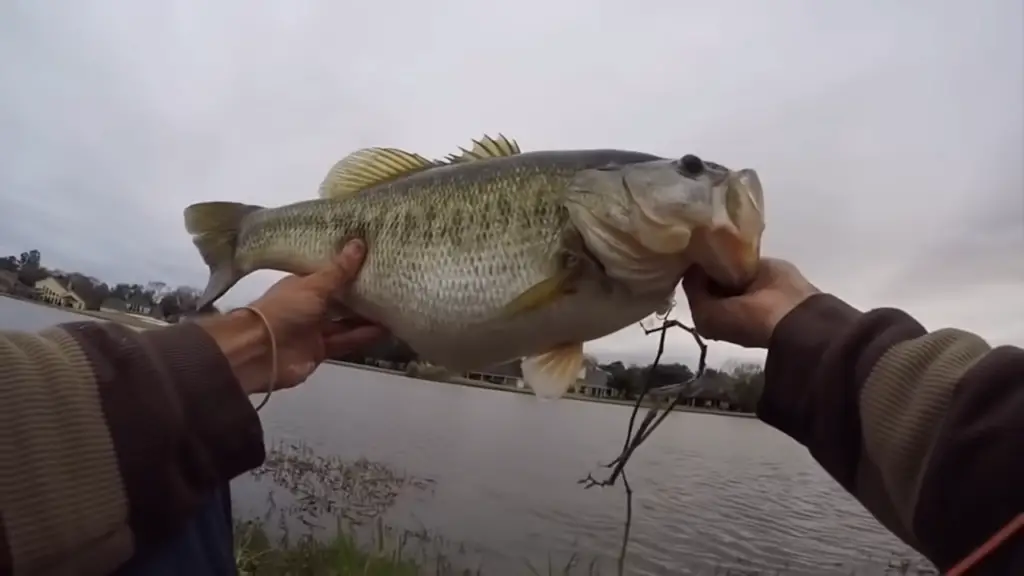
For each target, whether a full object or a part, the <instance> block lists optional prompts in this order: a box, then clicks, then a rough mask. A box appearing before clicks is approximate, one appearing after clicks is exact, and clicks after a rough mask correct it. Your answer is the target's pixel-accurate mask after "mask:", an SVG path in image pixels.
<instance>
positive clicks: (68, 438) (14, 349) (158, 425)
mask: <svg viewBox="0 0 1024 576" xmlns="http://www.w3.org/2000/svg"><path fill="white" fill-rule="evenodd" d="M264 456H265V454H264V446H263V431H262V428H261V426H260V422H259V418H258V417H257V416H256V412H255V410H254V409H253V407H252V405H251V404H250V402H249V400H248V398H247V397H246V395H245V394H244V392H243V391H242V389H241V387H240V386H239V384H238V382H237V380H236V379H235V376H234V374H233V373H232V371H231V368H230V366H229V365H228V362H227V359H226V358H225V357H224V356H223V354H222V353H221V352H220V349H219V347H218V346H217V344H216V343H215V342H214V340H213V339H212V338H211V337H210V335H209V334H208V333H207V332H206V331H205V330H204V329H203V328H201V327H200V326H197V325H196V324H194V323H187V324H182V325H178V326H173V327H169V328H162V329H155V330H149V331H145V332H136V331H134V330H132V329H130V328H127V327H125V326H121V325H117V324H111V323H99V322H80V323H72V324H63V325H60V326H57V327H55V328H51V329H47V330H45V331H42V332H40V333H38V334H27V333H17V332H0V504H2V508H0V574H12V573H13V574H29V573H39V572H46V573H68V574H70V573H76V574H106V573H109V572H110V571H111V570H112V569H114V568H115V567H117V566H118V565H120V564H121V563H123V562H124V561H125V560H127V559H128V558H130V557H131V555H132V554H133V552H134V550H135V549H137V548H139V547H142V546H146V545H147V544H149V543H151V542H155V541H158V540H159V539H161V538H163V537H164V536H165V535H167V534H168V533H169V532H171V531H173V530H174V529H175V528H177V527H179V526H181V525H182V524H183V523H184V522H185V521H186V520H187V519H188V517H189V516H190V514H191V513H192V512H193V511H194V510H195V507H196V505H197V504H198V503H199V501H200V500H201V499H202V498H203V497H204V496H205V495H206V494H208V493H209V492H210V491H211V490H212V489H214V488H216V487H218V486H220V485H222V484H223V483H225V482H226V481H228V480H230V479H231V478H232V477H234V476H236V475H238V474H240V473H242V472H244V471H246V470H248V469H251V468H254V467H256V466H259V465H260V463H261V462H262V461H263V458H264Z"/></svg>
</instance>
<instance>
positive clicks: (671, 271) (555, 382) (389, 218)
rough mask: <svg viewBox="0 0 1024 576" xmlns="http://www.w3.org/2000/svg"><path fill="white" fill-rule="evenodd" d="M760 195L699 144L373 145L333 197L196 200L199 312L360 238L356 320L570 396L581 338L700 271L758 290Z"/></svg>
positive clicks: (455, 363)
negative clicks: (433, 154)
mask: <svg viewBox="0 0 1024 576" xmlns="http://www.w3.org/2000/svg"><path fill="white" fill-rule="evenodd" d="M763 202H764V201H763V194H762V190H761V184H760V182H759V180H758V177H757V174H756V172H755V171H753V170H739V171H732V170H729V169H727V168H725V167H723V166H721V165H719V164H715V163H713V162H705V161H703V160H701V159H700V158H698V157H697V156H694V155H692V154H688V155H685V156H683V157H681V158H679V159H667V158H661V157H658V156H654V155H651V154H644V153H640V152H630V151H623V150H575V151H540V152H527V153H523V152H521V151H520V149H519V146H518V145H517V144H516V143H515V142H514V141H513V140H510V139H507V138H505V137H504V136H499V137H497V138H491V137H487V136H485V137H484V138H482V139H481V140H479V141H474V145H473V147H472V148H471V149H470V150H466V149H464V148H461V149H460V153H458V154H452V155H449V156H447V157H446V158H444V159H443V160H429V159H427V158H425V157H423V156H420V155H419V154H414V153H411V152H407V151H404V150H400V149H397V148H366V149H362V150H358V151H356V152H354V153H352V154H351V155H349V156H347V157H345V158H343V159H342V160H341V161H339V162H338V163H337V164H335V165H334V166H333V167H332V168H331V170H330V171H329V173H328V174H327V176H326V178H325V179H324V180H323V183H322V184H321V186H320V197H319V198H318V199H312V200H307V201H303V202H297V203H294V204H289V205H286V206H281V207H271V208H268V207H262V206H253V205H248V204H241V203H234V202H206V203H200V204H193V205H191V206H189V207H188V208H186V209H185V227H186V229H187V230H188V232H189V233H190V234H192V235H193V242H194V243H195V245H196V247H197V248H198V249H199V252H200V254H201V255H202V257H203V260H204V261H205V262H206V264H207V266H209V268H210V278H209V282H208V284H207V286H206V290H205V292H204V293H203V295H202V297H201V299H200V301H199V305H200V306H202V305H205V304H208V303H211V302H213V301H215V300H216V299H217V298H219V297H220V296H222V295H223V294H224V293H225V292H226V291H227V290H228V289H230V288H231V287H232V286H233V285H234V284H235V283H236V282H238V280H240V279H241V278H243V277H244V276H246V275H247V274H249V273H251V272H253V271H256V270H260V269H273V270H279V271H283V272H289V273H293V274H308V273H310V272H312V271H314V270H316V269H318V268H319V267H321V266H323V265H325V264H326V263H327V262H328V261H329V259H330V258H331V257H332V255H334V254H335V253H336V251H337V250H339V249H340V246H341V245H343V244H344V243H345V241H347V240H349V239H351V238H354V237H358V238H362V239H363V240H364V241H365V243H366V246H367V252H366V258H365V260H364V263H363V267H362V270H361V272H360V274H359V277H358V279H357V280H356V281H355V282H354V284H353V285H352V286H351V288H350V292H349V294H348V296H347V298H346V305H347V306H348V307H349V308H351V310H352V311H353V312H355V313H356V314H358V315H360V316H363V317H365V318H367V319H370V320H372V321H375V322H378V323H380V324H382V325H383V326H385V327H387V328H388V329H389V330H390V331H391V332H392V333H393V334H394V335H395V336H397V337H399V338H401V339H402V340H404V341H405V342H406V343H407V344H409V346H410V347H412V348H413V350H415V351H416V352H417V353H418V354H419V355H420V357H421V358H422V359H423V360H427V361H429V362H431V363H433V364H437V365H441V366H444V367H445V368H447V369H449V370H451V371H455V372H464V371H470V370H479V369H483V368H485V367H487V366H489V365H493V364H495V363H499V362H505V361H509V360H513V359H516V358H521V359H522V361H521V366H522V371H523V379H524V380H525V381H526V383H527V384H528V385H529V386H530V388H531V389H532V390H533V391H534V393H535V394H536V395H537V396H540V397H542V398H557V397H560V396H561V395H563V394H564V393H565V392H566V391H567V390H568V389H569V388H570V387H571V386H572V385H573V384H574V383H575V382H576V379H577V377H578V376H579V374H580V373H581V370H582V369H583V343H584V342H587V341H590V340H594V339H597V338H600V337H603V336H606V335H608V334H611V333H613V332H616V331H618V330H620V329H622V328H624V327H626V326H629V325H630V324H633V323H635V322H638V321H640V320H642V319H643V318H645V317H647V316H649V315H651V314H652V313H655V312H659V311H666V310H667V309H668V308H669V307H670V306H671V305H672V302H673V295H674V292H675V288H676V286H677V284H678V283H679V281H680V279H681V278H682V275H683V273H684V272H685V271H686V269H687V268H689V267H690V266H691V265H694V264H696V265H700V266H701V267H702V268H704V269H705V271H706V272H707V273H708V274H709V276H711V277H712V278H713V279H714V280H716V281H717V282H718V283H719V284H721V285H723V286H725V287H732V288H740V287H744V286H745V285H746V284H747V283H749V282H750V281H751V280H752V279H753V276H754V273H755V270H756V268H757V264H758V261H759V258H760V243H761V235H762V233H763V230H764V217H763Z"/></svg>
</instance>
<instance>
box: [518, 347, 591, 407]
mask: <svg viewBox="0 0 1024 576" xmlns="http://www.w3.org/2000/svg"><path fill="white" fill-rule="evenodd" d="M520 367H521V368H522V370H523V380H525V381H526V384H527V385H528V386H529V387H530V389H531V390H533V393H534V394H536V395H537V397H538V398H541V399H543V400H554V399H557V398H561V397H562V396H563V395H565V393H566V392H567V391H568V390H569V388H571V387H572V385H573V384H575V383H576V380H577V379H578V378H579V377H580V370H581V369H582V368H583V343H582V342H575V343H573V344H565V345H562V346H559V347H558V348H555V349H554V350H550V351H548V352H546V353H544V354H539V355H537V356H530V357H527V358H523V360H522V362H521V363H520Z"/></svg>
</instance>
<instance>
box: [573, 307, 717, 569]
mask: <svg viewBox="0 0 1024 576" xmlns="http://www.w3.org/2000/svg"><path fill="white" fill-rule="evenodd" d="M667 316H668V314H667V313H666V317H667ZM640 328H641V329H642V330H643V331H644V334H645V335H651V334H654V333H656V332H660V333H661V336H660V338H659V339H658V353H657V355H655V357H654V362H652V363H651V366H650V367H649V368H648V370H647V374H646V377H645V378H644V385H643V388H642V389H641V390H640V395H639V396H638V397H637V399H636V402H635V403H634V404H633V411H632V413H631V414H630V416H629V427H628V429H627V431H626V441H625V443H624V444H623V447H622V451H621V452H620V453H619V455H618V456H617V457H616V458H615V459H614V460H612V461H611V462H609V463H607V464H604V465H603V467H604V468H611V469H612V471H611V473H610V474H609V475H608V477H607V478H605V479H604V480H598V479H596V478H594V475H593V474H587V477H586V478H583V479H582V480H580V481H579V483H580V484H583V485H584V486H583V487H584V489H589V488H593V487H594V486H601V487H604V486H614V485H615V482H616V480H618V479H619V478H620V477H621V478H622V485H623V487H624V488H625V492H626V521H625V526H624V527H623V531H622V546H621V548H620V550H619V558H618V574H619V576H622V575H623V574H624V573H625V566H626V552H627V551H628V548H629V536H630V529H631V528H632V525H633V488H632V487H631V486H630V485H629V479H628V478H627V476H626V464H627V463H628V462H629V459H630V458H631V457H632V456H633V453H634V452H635V451H636V449H637V448H639V447H640V445H641V444H643V443H644V441H645V440H647V438H648V437H650V435H651V433H653V432H654V431H655V430H656V429H657V428H658V426H660V425H661V423H662V422H664V421H665V418H667V417H668V415H669V413H670V412H672V410H673V409H674V408H675V407H676V406H677V405H678V404H679V403H680V402H682V400H683V398H684V397H685V396H686V395H687V394H690V393H692V391H693V390H694V389H695V388H696V386H695V385H696V383H697V382H698V381H699V380H700V379H701V377H702V376H704V371H705V368H706V367H707V356H708V346H707V344H705V343H704V339H703V338H701V337H700V334H697V331H696V330H695V329H693V328H692V327H690V326H687V325H685V324H683V323H681V322H679V321H678V320H668V319H667V318H666V319H663V320H662V323H661V326H660V327H657V328H646V327H644V325H643V324H641V325H640ZM670 328H679V329H682V330H684V331H686V332H687V333H689V334H690V336H693V340H694V342H696V343H697V347H698V348H699V349H700V359H699V360H698V362H697V370H696V371H695V372H694V374H693V376H692V377H691V378H690V379H689V380H686V381H685V382H681V383H679V384H672V385H669V386H661V387H658V388H655V387H654V373H655V371H657V369H658V365H659V363H660V362H661V356H662V355H663V354H664V353H665V337H666V336H667V334H668V330H669V329H670ZM646 397H651V398H652V400H653V402H652V403H651V407H650V409H649V410H648V411H647V414H645V415H644V419H643V421H642V422H640V426H639V427H637V428H636V431H635V432H634V426H635V425H636V417H637V414H638V413H639V412H640V408H641V406H643V401H644V398H646ZM667 397H672V400H671V401H670V402H669V403H668V405H667V406H666V407H665V408H664V409H660V408H659V407H658V403H659V402H660V401H661V400H662V399H664V398H667Z"/></svg>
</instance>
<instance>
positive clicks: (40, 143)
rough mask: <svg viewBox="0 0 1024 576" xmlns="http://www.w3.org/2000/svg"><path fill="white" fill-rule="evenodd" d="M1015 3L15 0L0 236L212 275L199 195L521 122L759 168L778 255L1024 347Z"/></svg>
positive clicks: (632, 354)
mask: <svg viewBox="0 0 1024 576" xmlns="http://www.w3.org/2000/svg"><path fill="white" fill-rule="evenodd" d="M1022 21H1024V14H1022V7H1021V4H1020V3H1018V2H1001V1H999V0H984V1H978V2H973V3H964V2H959V1H954V0H942V1H937V2H931V1H929V2H926V1H924V0H908V1H905V2H898V3H892V2H882V1H880V0H871V1H862V2H846V3H835V2H828V3H826V2H814V1H812V0H807V1H781V0H780V1H777V2H771V3H767V2H757V1H754V0H750V1H747V2H730V3H708V2H701V3H697V2H694V3H680V2H668V1H666V0H660V1H650V2H639V3H632V4H623V3H621V2H603V1H602V2H582V0H568V1H565V2H555V3H551V2H539V1H529V0H528V1H525V2H517V3H514V4H498V5H486V6H484V5H481V4H480V3H478V2H470V1H468V0H448V1H445V2H441V3H437V2H435V3H430V4H423V3H415V2H403V3H392V4H374V3H357V4H354V5H353V4H351V3H348V4H345V3H334V2H326V1H322V0H316V1H310V2H305V3H295V4H285V3H278V4H269V5H267V4H264V5H254V4H252V3H248V2H242V1H241V0H233V1H227V0H226V1H224V2H218V3H212V4H211V3H199V2H179V3H172V4H153V3H135V4H126V3H123V2H113V1H112V0H95V1H91V2H78V3H70V4H67V5H61V6H60V7H59V9H58V8H56V7H54V8H50V7H48V6H46V5H45V4H40V3H6V4H4V5H3V6H2V7H0V87H2V91H0V215H2V216H3V225H2V228H0V251H3V252H4V253H11V252H20V251H22V250H24V249H27V248H30V247H37V248H39V249H40V250H42V252H43V258H44V261H45V262H46V263H47V264H49V265H53V266H57V267H61V268H68V269H82V270H86V271H88V272H89V273H91V274H94V275H96V276H100V277H103V278H105V279H108V280H112V281H125V280H132V281H146V280H149V279H155V278H160V279H164V280H167V281H169V282H171V283H188V284H194V285H202V284H203V283H204V282H205V270H204V268H203V266H202V263H201V261H200V260H199V258H198V256H197V254H196V253H195V251H194V249H193V248H192V246H191V244H190V242H189V239H188V237H187V235H186V234H185V233H184V230H183V228H182V222H181V211H182V209H183V208H184V206H186V205H187V204H189V203H191V202H195V201H201V200H212V199H222V200H244V201H246V202H253V203H265V204H271V205H272V204H282V203H287V202H291V201H295V200H300V199H304V198H308V197H311V196H313V195H314V194H315V190H316V186H317V184H318V183H319V180H320V178H321V177H322V176H323V174H324V173H325V172H326V170H327V168H328V167H329V166H330V165H331V164H332V163H333V162H334V161H335V160H337V159H338V158H340V157H341V156H342V155H344V154H346V153H348V152H350V151H352V150H354V149H356V148H358V147H361V146H366V145H393V146H401V147H404V148H408V149H414V150H417V151H420V152H422V153H424V154H430V155H443V154H445V153H448V152H450V151H452V150H453V149H454V148H455V147H456V146H459V145H463V144H465V143H466V142H467V141H468V139H469V138H471V137H476V136H479V135H480V134H481V133H483V132H497V131H503V132H504V133H506V134H508V135H510V136H513V137H515V138H517V139H518V140H519V141H520V143H521V144H522V145H523V146H524V148H526V149H544V148H574V147H588V148H589V147H618V148H629V149H639V150H644V151H649V152H653V153H659V154H664V155H671V156H676V155H680V154H683V153H687V152H692V153H697V154H700V155H702V156H705V157H707V158H709V159H713V160H715V161H718V162H720V163H723V164H726V165H729V166H752V167H755V168H757V169H758V170H759V171H760V172H761V174H762V180H763V181H764V183H765V185H766V188H767V191H766V201H767V204H768V206H767V215H768V230H767V232H766V237H765V249H766V251H768V252H770V253H772V254H775V255H780V256H784V257H787V258H790V259H792V260H794V261H795V262H797V263H798V264H799V265H800V266H801V267H802V268H803V269H804V270H805V271H806V273H807V274H808V276H809V277H811V278H812V280H813V281H815V282H816V283H817V284H818V285H820V286H821V287H822V288H824V289H827V290H831V291H834V292H836V293H838V294H840V295H841V296H843V297H845V298H847V299H848V300H850V302H851V303H853V304H855V305H858V306H862V307H873V306H882V305H898V306H905V307H907V308H908V309H909V310H911V311H912V312H914V313H915V314H917V315H918V316H919V317H920V318H921V319H922V321H923V322H925V323H926V324H927V325H929V326H931V325H950V324H952V325H962V326H964V327H969V328H972V329H976V330H978V331H980V332H981V333H982V334H985V335H988V336H989V337H991V338H992V339H993V340H994V341H1005V342H1016V343H1024V325H1022V323H1021V320H1020V319H1021V318H1024V299H1021V298H1020V297H1019V295H1020V294H1021V293H1022V292H1021V288H1022V287H1024V168H1022V163H1021V159H1022V158H1024V110H1022V102H1024V41H1022V33H1021V27H1020V23H1021V22H1022ZM272 277H274V275H273V274H266V273H261V274H257V275H255V276H254V277H253V278H250V279H247V280H245V281H244V282H243V283H242V284H240V285H239V286H238V287H237V288H235V289H234V290H233V291H232V292H231V293H230V294H229V297H228V299H229V301H232V302H236V303H237V302H242V301H244V300H245V299H247V298H251V297H253V296H255V295H256V294H257V293H258V292H259V291H260V290H261V289H262V288H263V287H265V286H266V285H267V283H268V281H269V280H270V279H271V278H272ZM652 346H653V342H651V341H649V340H648V339H644V338H643V337H641V336H639V335H638V333H637V331H636V330H634V329H630V330H626V331H623V332H621V333H619V334H616V335H613V336H611V337H608V338H606V339H603V340H602V341H599V342H596V343H594V344H593V345H592V346H591V348H592V349H594V350H596V351H598V352H600V353H602V354H606V355H622V356H626V357H629V358H636V359H637V361H646V358H647V357H648V356H650V355H651V354H653V349H652ZM675 346H676V348H675V350H676V352H675V353H676V354H677V355H678V356H679V357H686V356H687V354H689V352H688V349H687V348H686V339H685V338H683V337H682V336H679V339H678V340H676V341H675ZM714 353H715V354H716V355H718V356H719V357H720V358H721V359H724V358H725V357H728V356H730V355H737V356H744V357H757V356H758V355H759V354H760V353H757V352H748V351H742V350H739V349H735V348H732V347H725V346H716V347H715V348H714Z"/></svg>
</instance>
